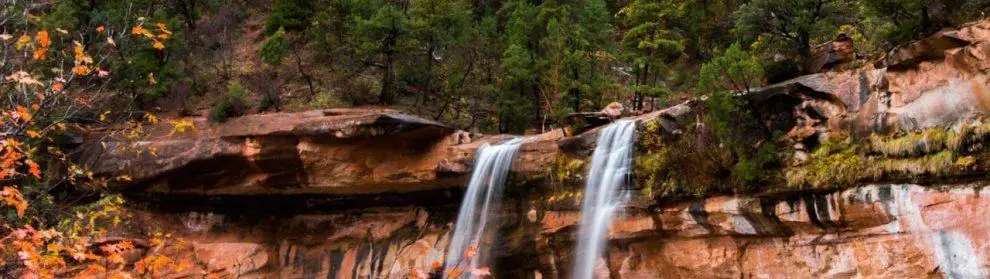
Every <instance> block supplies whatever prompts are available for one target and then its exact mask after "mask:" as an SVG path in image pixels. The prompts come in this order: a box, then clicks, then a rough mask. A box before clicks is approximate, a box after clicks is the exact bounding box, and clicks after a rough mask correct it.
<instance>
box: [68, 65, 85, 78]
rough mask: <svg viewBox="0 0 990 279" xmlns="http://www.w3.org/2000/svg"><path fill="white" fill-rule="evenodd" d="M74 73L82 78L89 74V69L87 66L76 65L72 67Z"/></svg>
mask: <svg viewBox="0 0 990 279" xmlns="http://www.w3.org/2000/svg"><path fill="white" fill-rule="evenodd" d="M72 73H73V74H76V75H80V76H83V75H86V74H89V67H86V66H85V65H76V66H75V67H72Z"/></svg>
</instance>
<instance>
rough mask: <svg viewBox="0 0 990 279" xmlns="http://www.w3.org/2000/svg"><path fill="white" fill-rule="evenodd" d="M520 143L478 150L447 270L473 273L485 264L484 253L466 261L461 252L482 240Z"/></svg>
mask: <svg viewBox="0 0 990 279" xmlns="http://www.w3.org/2000/svg"><path fill="white" fill-rule="evenodd" d="M523 140H524V138H517V139H512V140H509V141H507V142H504V143H501V144H498V145H488V144H485V145H483V146H482V147H481V148H480V149H478V152H477V158H476V159H475V163H474V171H473V172H472V173H471V182H470V183H469V184H468V188H467V193H465V194H464V200H463V201H461V208H460V211H459V212H458V213H457V223H456V225H455V226H454V233H453V235H452V236H451V238H450V245H449V246H448V247H447V260H446V262H445V263H446V265H445V266H446V267H447V268H448V269H452V268H455V267H463V268H464V270H473V269H477V268H479V267H481V266H482V265H484V264H486V262H485V261H486V260H487V259H486V258H487V256H488V255H487V253H477V255H476V256H474V257H470V258H465V257H464V253H465V252H466V251H468V248H469V247H471V246H475V247H474V248H475V249H477V248H479V247H477V245H478V244H479V243H480V242H481V239H482V238H483V237H485V235H484V232H485V228H486V226H487V225H488V218H489V215H490V214H491V213H493V212H498V211H497V208H498V205H499V204H498V203H499V200H500V198H501V194H502V188H503V186H504V184H505V178H506V176H507V175H508V173H509V168H510V166H511V165H512V158H513V157H515V155H516V151H518V150H519V146H520V145H521V144H522V142H523ZM462 261H463V262H462ZM465 273H467V272H465Z"/></svg>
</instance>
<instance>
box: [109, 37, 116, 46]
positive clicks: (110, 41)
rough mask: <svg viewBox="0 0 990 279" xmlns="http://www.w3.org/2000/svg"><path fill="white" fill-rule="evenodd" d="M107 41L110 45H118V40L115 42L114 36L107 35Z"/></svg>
mask: <svg viewBox="0 0 990 279" xmlns="http://www.w3.org/2000/svg"><path fill="white" fill-rule="evenodd" d="M107 43H108V44H110V45H112V46H117V42H115V41H114V40H113V37H109V36H107Z"/></svg>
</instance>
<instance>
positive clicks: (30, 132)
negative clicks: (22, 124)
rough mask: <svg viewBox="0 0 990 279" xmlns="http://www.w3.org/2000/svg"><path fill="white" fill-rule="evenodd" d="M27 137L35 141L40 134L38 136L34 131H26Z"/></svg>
mask: <svg viewBox="0 0 990 279" xmlns="http://www.w3.org/2000/svg"><path fill="white" fill-rule="evenodd" d="M27 135H28V137H30V138H32V139H36V138H40V137H41V134H39V133H38V132H35V131H34V130H28V131H27Z"/></svg>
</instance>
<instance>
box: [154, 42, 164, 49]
mask: <svg viewBox="0 0 990 279" xmlns="http://www.w3.org/2000/svg"><path fill="white" fill-rule="evenodd" d="M152 47H154V48H155V49H157V50H163V49H165V44H162V42H159V41H155V44H154V45H152Z"/></svg>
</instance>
